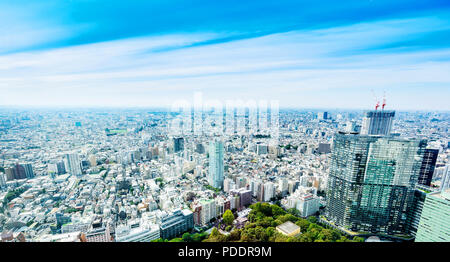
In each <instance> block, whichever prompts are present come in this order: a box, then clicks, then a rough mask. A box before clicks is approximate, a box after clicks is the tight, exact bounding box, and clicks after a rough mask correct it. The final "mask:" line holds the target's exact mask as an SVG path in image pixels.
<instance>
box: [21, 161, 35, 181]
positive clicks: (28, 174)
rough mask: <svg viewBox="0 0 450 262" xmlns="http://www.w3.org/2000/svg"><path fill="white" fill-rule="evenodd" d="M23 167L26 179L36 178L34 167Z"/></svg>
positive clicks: (28, 165)
mask: <svg viewBox="0 0 450 262" xmlns="http://www.w3.org/2000/svg"><path fill="white" fill-rule="evenodd" d="M22 166H23V168H24V170H25V177H26V178H33V177H34V172H33V166H32V165H31V164H23V165H22Z"/></svg>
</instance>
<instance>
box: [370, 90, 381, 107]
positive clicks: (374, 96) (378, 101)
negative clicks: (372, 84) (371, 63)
mask: <svg viewBox="0 0 450 262" xmlns="http://www.w3.org/2000/svg"><path fill="white" fill-rule="evenodd" d="M371 91H372V95H373V98H375V102H376V105H375V110H378V108H379V107H380V100H378V98H377V96H376V95H375V92H374V91H373V89H371Z"/></svg>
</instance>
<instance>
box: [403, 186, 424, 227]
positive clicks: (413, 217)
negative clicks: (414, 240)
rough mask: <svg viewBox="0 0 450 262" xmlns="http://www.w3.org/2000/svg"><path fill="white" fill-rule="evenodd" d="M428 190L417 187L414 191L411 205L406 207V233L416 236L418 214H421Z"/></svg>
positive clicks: (418, 220)
mask: <svg viewBox="0 0 450 262" xmlns="http://www.w3.org/2000/svg"><path fill="white" fill-rule="evenodd" d="M427 192H428V191H425V190H423V189H421V188H420V187H417V188H416V190H415V191H414V198H413V201H412V204H411V206H410V207H409V208H408V211H407V212H408V215H407V216H408V218H407V221H408V222H407V223H408V234H409V235H412V236H416V233H417V229H418V227H419V222H420V216H421V215H422V210H423V204H424V203H425V198H426V196H427V194H428V193H427Z"/></svg>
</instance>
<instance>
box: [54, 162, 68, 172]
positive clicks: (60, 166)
mask: <svg viewBox="0 0 450 262" xmlns="http://www.w3.org/2000/svg"><path fill="white" fill-rule="evenodd" d="M56 169H57V170H58V175H62V174H65V173H66V166H65V165H64V161H63V160H61V161H58V162H57V163H56Z"/></svg>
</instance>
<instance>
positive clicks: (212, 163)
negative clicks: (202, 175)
mask: <svg viewBox="0 0 450 262" xmlns="http://www.w3.org/2000/svg"><path fill="white" fill-rule="evenodd" d="M223 172H224V169H223V142H222V141H220V140H215V141H212V142H211V143H210V144H209V174H208V183H209V185H210V186H212V187H215V188H223V180H224V176H223Z"/></svg>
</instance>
